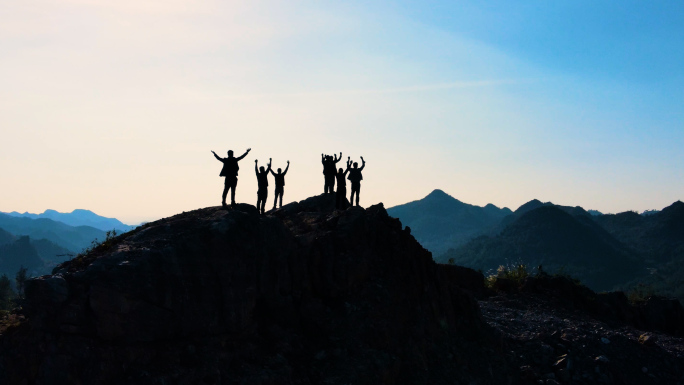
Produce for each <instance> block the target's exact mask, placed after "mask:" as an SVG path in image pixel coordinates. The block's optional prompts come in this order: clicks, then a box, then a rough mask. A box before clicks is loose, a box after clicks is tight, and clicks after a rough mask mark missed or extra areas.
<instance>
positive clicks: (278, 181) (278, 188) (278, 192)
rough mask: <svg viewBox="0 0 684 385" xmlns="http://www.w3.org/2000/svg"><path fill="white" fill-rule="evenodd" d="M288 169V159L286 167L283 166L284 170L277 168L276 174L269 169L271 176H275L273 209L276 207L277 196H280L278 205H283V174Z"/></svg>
mask: <svg viewBox="0 0 684 385" xmlns="http://www.w3.org/2000/svg"><path fill="white" fill-rule="evenodd" d="M289 169H290V161H289V160H288V161H287V167H285V171H282V172H281V169H278V173H277V174H276V173H275V172H273V170H271V174H273V177H274V178H275V198H273V209H274V210H275V208H276V202H277V201H278V197H280V207H283V192H284V190H285V189H284V187H285V174H287V170H289Z"/></svg>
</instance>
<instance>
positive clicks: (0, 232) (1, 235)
mask: <svg viewBox="0 0 684 385" xmlns="http://www.w3.org/2000/svg"><path fill="white" fill-rule="evenodd" d="M16 239H17V237H15V236H14V235H13V234H12V233H10V232H9V231H6V230H5V229H2V228H0V246H2V245H6V244H8V243H12V242H14V241H15V240H16Z"/></svg>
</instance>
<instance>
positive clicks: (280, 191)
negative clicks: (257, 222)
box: [273, 189, 283, 209]
mask: <svg viewBox="0 0 684 385" xmlns="http://www.w3.org/2000/svg"><path fill="white" fill-rule="evenodd" d="M278 197H280V207H283V189H276V190H275V198H273V208H274V209H275V208H276V203H277V202H278Z"/></svg>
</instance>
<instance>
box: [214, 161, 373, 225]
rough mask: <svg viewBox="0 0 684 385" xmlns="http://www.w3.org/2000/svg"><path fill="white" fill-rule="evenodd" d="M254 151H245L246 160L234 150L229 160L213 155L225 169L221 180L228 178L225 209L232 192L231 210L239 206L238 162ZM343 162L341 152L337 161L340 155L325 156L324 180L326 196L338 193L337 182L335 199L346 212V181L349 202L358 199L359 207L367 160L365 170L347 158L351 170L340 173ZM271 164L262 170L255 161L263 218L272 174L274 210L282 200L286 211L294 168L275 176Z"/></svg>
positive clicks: (279, 172)
mask: <svg viewBox="0 0 684 385" xmlns="http://www.w3.org/2000/svg"><path fill="white" fill-rule="evenodd" d="M250 151H251V148H248V149H247V151H245V153H244V154H242V156H240V157H237V158H236V157H234V156H233V151H232V150H228V157H227V158H221V157H220V156H218V155H216V153H215V152H214V151H212V154H214V156H215V157H216V159H218V160H219V161H220V162H222V163H223V168H222V169H221V173H220V174H219V176H222V177H225V186H224V188H223V195H222V201H221V204H222V205H223V207H226V206H227V204H226V197H227V196H228V190H231V193H230V205H231V207H233V206H235V189H236V188H237V176H238V170H239V169H240V167H239V166H238V162H239V161H240V160H242V159H243V158H244V157H245V156H247V154H249V152H250ZM340 160H342V153H341V152H340V157H339V158H338V157H337V155H335V156H331V155H325V154H321V162H322V163H323V176H324V177H325V185H324V187H323V192H324V193H325V194H332V193H333V192H334V187H335V180H337V195H336V197H335V208H336V209H345V208H346V197H347V181H346V179H349V181H350V182H351V196H350V198H349V202H350V203H351V204H353V200H354V195H356V205H357V206H358V205H359V194H360V192H361V181H362V180H363V176H362V175H361V171H362V170H363V168H364V167H366V161H365V160H363V157H361V162H362V165H361V167H359V164H358V163H357V162H353V167H352V161H351V159H350V158H349V157H347V168H346V169H342V168H340V169H339V170H337V171H335V168H336V164H337V163H338V162H339V161H340ZM271 161H272V159H270V158H269V160H268V168H266V169H264V166H261V167H259V161H258V160H256V159H255V160H254V172H255V173H256V177H257V182H258V186H259V189H258V191H257V205H256V207H257V210H259V212H261V213H262V214H263V213H264V212H265V207H266V199H267V198H268V173H269V172H270V173H271V174H273V177H274V178H275V198H274V199H273V209H275V208H276V204H277V203H278V201H279V200H280V206H279V207H283V193H284V189H285V174H287V170H288V169H289V168H290V161H289V160H288V161H287V167H286V168H285V171H282V170H281V169H280V168H279V169H278V172H277V173H275V172H273V170H272V169H271ZM347 174H349V176H347ZM345 177H346V179H345Z"/></svg>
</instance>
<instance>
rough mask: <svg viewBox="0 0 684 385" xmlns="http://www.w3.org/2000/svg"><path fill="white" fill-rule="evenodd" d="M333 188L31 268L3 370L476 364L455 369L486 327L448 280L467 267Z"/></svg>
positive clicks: (314, 373) (411, 379)
mask: <svg viewBox="0 0 684 385" xmlns="http://www.w3.org/2000/svg"><path fill="white" fill-rule="evenodd" d="M333 199H334V198H333V197H332V196H319V197H313V198H310V199H308V200H306V201H303V202H300V203H293V204H290V205H288V206H285V207H283V208H282V209H280V210H278V211H277V212H275V213H273V214H272V215H266V216H260V215H259V214H258V213H257V211H256V209H255V208H254V207H252V206H249V205H238V206H237V207H236V208H235V209H231V210H223V209H219V208H206V209H201V210H196V211H192V212H188V213H183V214H179V215H176V216H174V217H171V218H166V219H162V220H160V221H157V222H153V223H150V224H147V225H145V226H143V227H142V228H140V229H138V230H135V231H133V232H130V233H127V234H124V235H123V236H120V237H119V238H116V239H114V240H112V241H109V242H106V243H105V244H104V245H103V246H101V247H99V248H98V249H96V250H94V251H93V252H92V253H90V254H89V255H87V256H85V257H81V258H79V259H75V260H72V261H69V262H67V263H64V264H62V265H60V266H59V267H58V268H57V269H55V271H54V272H53V273H54V274H53V275H51V276H44V277H41V278H37V279H34V280H31V281H29V283H28V284H27V286H26V304H25V315H26V317H27V319H28V321H26V322H24V323H23V324H21V325H19V326H18V327H14V328H11V329H10V330H8V331H7V332H6V333H5V335H3V336H2V338H0V383H22V381H23V380H28V382H29V383H33V382H37V383H56V384H60V383H100V384H107V383H193V384H195V383H250V384H260V383H263V384H271V383H273V384H275V383H302V384H305V383H322V382H328V383H351V382H353V383H379V382H385V383H421V382H424V383H429V382H438V383H439V382H446V381H447V380H448V379H449V378H453V376H460V377H461V378H466V377H468V376H470V375H473V376H482V375H484V374H485V372H486V371H487V368H486V367H482V368H480V369H478V368H474V367H471V368H469V369H468V370H469V373H470V374H468V375H466V374H463V373H462V372H463V371H464V370H465V368H464V367H463V364H464V363H467V362H469V360H473V362H484V361H485V360H484V359H478V354H480V355H483V354H486V352H485V350H484V349H479V350H478V351H480V352H481V353H478V354H475V353H473V355H472V357H467V356H468V354H467V350H468V349H469V346H475V345H476V344H479V342H478V341H481V340H482V339H483V338H485V337H486V335H488V334H489V332H488V331H487V330H488V329H487V327H486V326H485V323H484V321H483V320H482V318H481V315H480V312H479V308H478V305H477V302H476V301H475V300H474V299H473V298H472V297H471V296H470V295H469V294H467V293H466V292H464V291H463V290H461V289H460V288H459V287H457V285H458V282H459V279H458V278H459V277H466V276H469V275H470V276H472V275H476V274H477V273H475V272H472V271H461V270H454V269H451V268H450V267H438V266H437V265H436V264H435V263H434V262H433V260H432V257H431V255H430V253H429V252H427V251H426V250H425V249H423V248H422V247H421V246H420V244H418V242H416V240H415V239H414V238H413V237H412V236H411V235H410V234H409V232H408V231H406V230H404V229H402V226H401V223H400V222H399V221H398V220H397V219H393V218H390V217H389V216H387V213H386V212H385V209H384V208H383V207H382V205H376V206H372V207H370V208H368V209H365V210H364V209H362V208H350V209H348V210H345V211H333V210H330V209H331V208H332V205H334V201H333ZM471 278H472V277H471ZM475 281H477V279H475ZM455 340H459V341H461V342H460V343H458V344H455V343H454V341H455ZM455 346H456V347H455ZM458 349H461V350H462V351H463V352H462V353H463V354H462V355H463V356H464V357H466V358H463V359H462V360H460V362H456V361H458V360H456V361H455V360H454V355H461V354H459V352H458ZM480 358H482V357H480ZM464 360H465V361H464ZM435 368H439V370H438V371H435V370H432V369H435ZM478 371H480V372H481V373H478ZM490 371H491V370H490Z"/></svg>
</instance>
